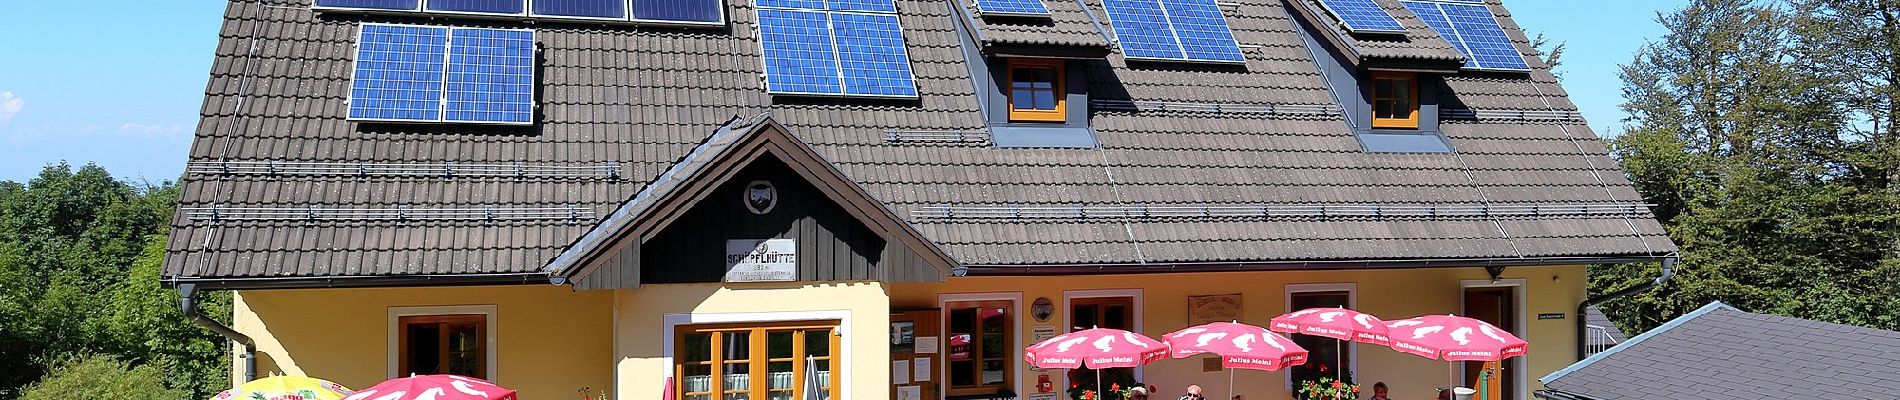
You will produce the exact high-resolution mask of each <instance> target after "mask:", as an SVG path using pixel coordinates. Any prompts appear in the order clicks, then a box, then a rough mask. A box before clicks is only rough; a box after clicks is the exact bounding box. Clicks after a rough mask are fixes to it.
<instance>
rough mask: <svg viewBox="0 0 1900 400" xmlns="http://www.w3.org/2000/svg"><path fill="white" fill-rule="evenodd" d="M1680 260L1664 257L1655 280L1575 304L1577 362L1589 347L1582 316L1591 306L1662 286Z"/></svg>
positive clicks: (1586, 324) (1674, 256)
mask: <svg viewBox="0 0 1900 400" xmlns="http://www.w3.org/2000/svg"><path fill="white" fill-rule="evenodd" d="M1681 260H1682V255H1680V254H1670V255H1669V256H1667V257H1664V258H1663V259H1662V274H1661V275H1657V276H1656V280H1654V281H1649V282H1646V283H1642V284H1638V285H1636V286H1631V287H1627V288H1623V290H1618V291H1615V292H1610V293H1606V294H1604V295H1602V296H1597V297H1591V298H1588V299H1584V300H1583V302H1582V303H1577V360H1579V361H1581V360H1583V359H1584V357H1585V356H1586V355H1587V354H1585V353H1587V352H1588V351H1589V346H1588V345H1587V343H1586V342H1585V341H1584V338H1585V337H1586V336H1587V335H1588V334H1589V330H1590V328H1589V322H1587V321H1585V320H1584V318H1583V316H1584V314H1585V313H1588V312H1589V309H1590V307H1591V306H1595V305H1598V304H1603V303H1604V302H1608V301H1610V300H1616V299H1618V298H1622V297H1624V296H1629V295H1632V294H1637V293H1641V292H1644V291H1648V290H1649V289H1650V288H1654V287H1656V286H1658V285H1662V284H1663V283H1664V282H1668V281H1669V278H1670V277H1672V276H1675V266H1676V262H1677V261H1681Z"/></svg>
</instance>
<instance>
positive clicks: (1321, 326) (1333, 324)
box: [1268, 307, 1392, 380]
mask: <svg viewBox="0 0 1900 400" xmlns="http://www.w3.org/2000/svg"><path fill="white" fill-rule="evenodd" d="M1269 322H1270V323H1269V324H1268V325H1269V329H1272V330H1273V331H1274V332H1284V333H1298V334H1302V335H1313V336H1319V337H1327V338H1333V339H1338V340H1340V341H1353V342H1359V343H1370V344H1375V345H1380V346H1387V345H1391V343H1392V341H1391V339H1390V338H1389V337H1387V336H1386V326H1385V321H1381V320H1379V317H1374V316H1372V314H1366V313H1361V312H1358V311H1353V310H1349V309H1344V308H1337V307H1325V308H1308V309H1305V310H1299V311H1294V312H1291V313H1287V314H1285V315H1281V316H1278V317H1274V318H1273V320H1272V321H1269ZM1344 346H1345V344H1344V343H1335V344H1334V345H1333V347H1334V351H1333V357H1334V360H1333V373H1334V376H1333V379H1341V380H1343V377H1344V376H1345V373H1346V372H1345V371H1344V370H1345V368H1341V365H1340V364H1343V363H1344V362H1343V361H1344V360H1341V359H1340V358H1344V357H1345V353H1346V352H1345V351H1342V350H1340V349H1339V348H1340V347H1344Z"/></svg>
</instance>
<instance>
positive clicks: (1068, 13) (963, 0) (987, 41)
mask: <svg viewBox="0 0 1900 400" xmlns="http://www.w3.org/2000/svg"><path fill="white" fill-rule="evenodd" d="M952 1H955V3H954V4H957V5H960V6H962V7H964V9H965V10H968V11H967V12H968V13H969V14H968V15H969V16H972V17H975V18H971V19H973V20H974V22H975V26H976V27H977V30H978V36H979V37H981V38H982V39H983V45H985V46H992V45H1002V44H1016V45H1047V46H1080V47H1101V48H1106V47H1109V46H1112V45H1111V44H1110V43H1109V42H1108V36H1105V35H1103V33H1102V29H1107V26H1106V25H1103V26H1101V28H1102V29H1096V27H1097V26H1096V21H1094V20H1091V19H1090V17H1089V15H1090V14H1089V13H1088V12H1087V11H1083V10H1082V4H1081V2H1079V1H1076V0H1043V2H1042V3H1043V5H1044V6H1045V7H1048V8H1049V17H1048V18H1042V17H1007V16H1005V17H998V16H982V15H981V12H980V11H978V10H977V7H976V2H974V1H969V0H952ZM1097 10H1099V9H1097ZM1095 15H1098V16H1099V15H1101V14H1095Z"/></svg>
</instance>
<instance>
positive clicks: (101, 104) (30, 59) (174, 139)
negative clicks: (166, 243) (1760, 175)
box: [0, 0, 1686, 181]
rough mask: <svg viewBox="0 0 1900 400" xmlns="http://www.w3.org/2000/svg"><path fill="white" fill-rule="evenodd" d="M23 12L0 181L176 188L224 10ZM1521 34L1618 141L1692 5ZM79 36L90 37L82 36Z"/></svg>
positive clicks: (4, 109) (1666, 3)
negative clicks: (45, 174) (1683, 10)
mask: <svg viewBox="0 0 1900 400" xmlns="http://www.w3.org/2000/svg"><path fill="white" fill-rule="evenodd" d="M106 3H108V4H97V3H92V4H90V5H88V6H86V12H85V14H86V20H87V23H85V24H83V25H73V24H72V20H71V18H66V17H65V16H68V15H71V13H72V9H71V8H72V7H73V5H72V4H69V3H68V2H59V1H15V2H8V4H6V5H5V6H3V7H0V9H4V11H3V12H0V38H7V40H5V41H4V42H0V43H5V45H4V46H0V60H5V61H0V180H15V181H24V180H26V179H31V178H32V177H33V176H34V175H36V174H38V173H39V171H40V168H42V167H43V166H45V165H46V164H47V163H52V162H58V161H61V160H65V161H68V162H71V163H73V164H75V165H77V164H84V163H87V162H95V163H98V164H100V165H103V166H105V167H106V168H107V170H110V171H112V172H113V174H115V175H118V176H120V177H123V178H130V179H133V180H140V179H144V180H150V181H161V180H170V179H177V177H178V176H179V174H180V173H181V172H182V171H183V170H184V165H185V153H186V152H187V151H188V150H189V148H190V146H191V136H192V132H193V130H194V129H196V126H197V122H198V111H199V108H200V106H201V105H202V102H203V97H204V87H205V79H206V77H207V76H208V74H209V71H210V69H211V55H212V51H213V50H214V48H215V46H216V45H217V36H218V29H219V24H220V23H221V17H222V15H223V13H224V2H222V1H213V0H187V1H132V0H116V1H109V2H106ZM1506 4H1507V5H1508V6H1509V7H1510V8H1511V10H1512V12H1513V14H1514V15H1516V17H1517V19H1518V22H1519V24H1521V25H1523V26H1525V27H1527V28H1528V29H1530V30H1531V32H1533V33H1536V32H1543V33H1545V34H1548V35H1550V36H1551V37H1552V38H1554V39H1556V40H1558V41H1563V42H1567V43H1569V53H1568V54H1567V55H1566V56H1565V57H1564V68H1563V70H1564V71H1565V73H1566V74H1567V76H1566V80H1565V82H1564V83H1565V87H1566V88H1567V89H1568V90H1569V91H1570V93H1571V95H1572V96H1573V98H1574V101H1576V103H1577V104H1578V105H1579V106H1580V107H1582V108H1583V112H1584V114H1585V115H1586V116H1587V117H1588V118H1589V119H1590V121H1591V125H1592V126H1594V127H1595V128H1596V130H1597V132H1598V133H1599V134H1604V135H1612V134H1615V133H1616V132H1618V131H1619V130H1620V128H1619V127H1620V126H1621V125H1622V123H1621V122H1620V121H1621V119H1622V112H1621V110H1619V109H1618V108H1617V105H1619V104H1621V103H1622V98H1621V96H1622V94H1621V88H1622V83H1621V82H1620V81H1619V80H1618V79H1617V76H1616V68H1617V65H1618V64H1621V63H1624V62H1627V61H1629V59H1630V55H1631V54H1632V53H1633V52H1634V51H1636V49H1637V48H1638V47H1640V46H1641V45H1642V44H1643V43H1644V42H1645V41H1646V40H1648V39H1649V38H1653V37H1657V36H1660V35H1661V34H1662V29H1661V28H1660V27H1658V26H1657V25H1656V22H1655V16H1656V12H1657V11H1661V10H1673V9H1675V8H1679V7H1681V6H1682V5H1683V4H1686V0H1598V1H1562V0H1507V1H1506ZM74 28H83V29H74Z"/></svg>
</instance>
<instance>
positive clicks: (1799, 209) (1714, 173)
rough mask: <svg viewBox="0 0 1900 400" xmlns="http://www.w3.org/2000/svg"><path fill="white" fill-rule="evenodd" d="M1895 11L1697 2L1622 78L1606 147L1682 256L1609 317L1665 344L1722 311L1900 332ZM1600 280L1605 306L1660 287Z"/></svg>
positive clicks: (1621, 275)
mask: <svg viewBox="0 0 1900 400" xmlns="http://www.w3.org/2000/svg"><path fill="white" fill-rule="evenodd" d="M1890 1H1891V0H1847V1H1841V0H1795V1H1790V2H1782V1H1774V2H1769V1H1755V0H1695V1H1692V2H1691V3H1690V4H1689V5H1688V6H1687V7H1685V8H1683V9H1682V10H1679V11H1676V12H1674V13H1671V14H1667V15H1664V16H1662V17H1661V18H1660V19H1659V21H1660V22H1661V23H1662V24H1663V26H1664V27H1666V28H1668V30H1669V33H1668V35H1666V36H1664V37H1663V38H1661V39H1660V40H1657V41H1655V42H1652V43H1649V44H1648V45H1647V46H1645V47H1643V48H1642V50H1641V51H1639V52H1638V54H1637V55H1636V57H1635V59H1634V60H1632V61H1631V62H1630V63H1629V64H1626V65H1624V66H1623V69H1622V78H1623V82H1624V88H1623V92H1624V95H1625V99H1626V103H1625V104H1624V105H1623V108H1624V109H1625V111H1628V112H1629V115H1630V116H1629V119H1628V120H1626V121H1624V122H1625V123H1626V127H1627V130H1626V132H1625V133H1623V134H1622V135H1621V136H1619V137H1617V138H1615V139H1613V140H1612V141H1611V148H1612V151H1613V152H1614V154H1615V155H1616V156H1617V157H1618V159H1619V160H1620V161H1622V163H1623V165H1624V168H1625V169H1626V171H1627V172H1628V174H1629V176H1630V179H1631V180H1632V181H1633V182H1635V183H1636V185H1637V188H1638V190H1639V191H1640V192H1642V194H1643V196H1644V197H1645V199H1646V200H1647V201H1649V202H1652V203H1655V204H1657V208H1656V213H1657V216H1658V218H1659V219H1660V220H1662V222H1663V224H1664V225H1665V226H1666V227H1668V228H1669V232H1670V236H1671V237H1672V238H1673V239H1674V240H1675V241H1676V243H1678V244H1679V245H1681V246H1682V248H1683V254H1682V262H1681V263H1680V264H1679V266H1678V267H1679V268H1678V270H1677V276H1676V278H1675V279H1674V280H1672V281H1671V282H1669V283H1668V284H1665V285H1663V286H1662V287H1660V288H1658V289H1656V290H1653V291H1650V292H1648V293H1644V294H1641V295H1637V296H1633V297H1632V298H1631V299H1629V300H1626V301H1621V302H1614V303H1611V304H1608V305H1606V307H1607V308H1608V309H1609V312H1610V314H1611V315H1613V316H1616V317H1618V320H1619V322H1620V323H1621V324H1622V325H1623V326H1624V327H1625V328H1626V329H1633V330H1635V331H1642V330H1647V329H1649V328H1653V327H1655V326H1657V325H1659V324H1661V323H1662V322H1664V321H1667V320H1668V319H1670V318H1673V317H1675V316H1677V315H1680V314H1682V313H1684V312H1687V311H1689V310H1692V309H1694V308H1696V307H1699V306H1701V305H1703V304H1706V303H1708V302H1710V301H1715V300H1720V301H1723V302H1727V303H1729V304H1732V305H1736V306H1738V307H1741V308H1744V309H1748V310H1752V311H1758V312H1768V313H1777V314H1783V315H1790V316H1795V317H1800V318H1809V319H1818V320H1824V321H1833V322H1840V323H1847V324H1855V325H1863V326H1870V327H1876V328H1883V329H1900V320H1896V314H1897V313H1900V300H1896V299H1900V292H1897V291H1896V283H1900V282H1896V280H1895V279H1896V278H1895V276H1896V275H1895V273H1900V253H1896V251H1897V250H1900V208H1896V206H1900V186H1897V185H1896V182H1900V179H1896V178H1900V158H1897V157H1896V154H1900V153H1897V152H1896V149H1900V146H1895V145H1894V144H1895V143H1896V139H1900V130H1896V129H1895V127H1894V124H1893V123H1892V122H1891V120H1892V117H1893V116H1894V115H1895V113H1894V112H1892V111H1893V110H1894V108H1893V105H1894V99H1895V91H1894V90H1895V87H1894V82H1895V79H1893V78H1894V77H1896V76H1900V63H1896V60H1900V57H1897V56H1900V47H1897V46H1896V43H1897V42H1900V35H1896V33H1900V30H1896V29H1895V23H1894V21H1895V20H1896V18H1895V17H1896V13H1897V12H1900V11H1896V8H1895V7H1894V6H1895V5H1894V4H1889V2H1890ZM1655 273H1656V267H1655V266H1650V267H1648V268H1647V269H1646V270H1645V269H1641V268H1628V267H1603V268H1598V269H1597V270H1596V271H1594V273H1593V274H1592V275H1593V277H1592V282H1591V287H1592V289H1593V291H1594V292H1599V293H1600V292H1606V291H1610V290H1615V289H1617V288H1622V287H1627V286H1629V285H1633V284H1636V283H1639V282H1641V281H1644V280H1647V279H1650V278H1652V277H1653V276H1654V275H1655Z"/></svg>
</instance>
